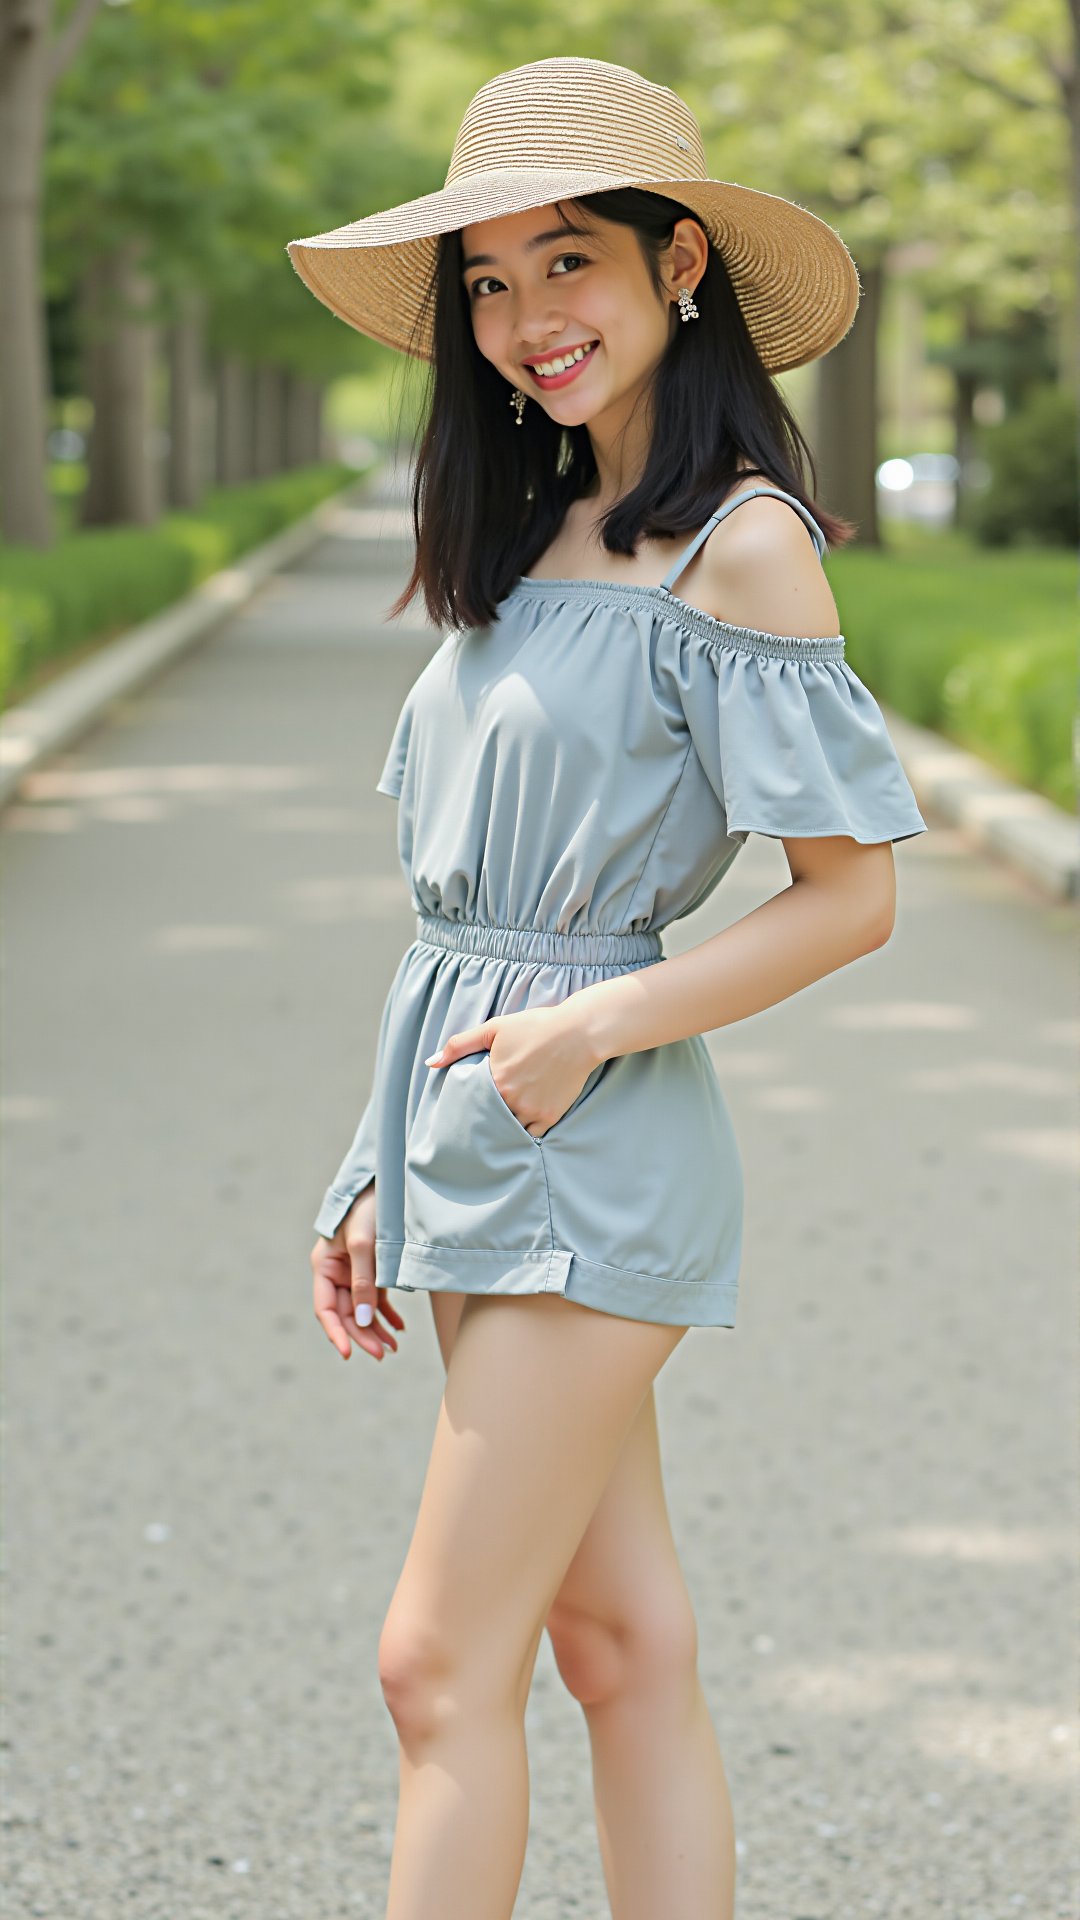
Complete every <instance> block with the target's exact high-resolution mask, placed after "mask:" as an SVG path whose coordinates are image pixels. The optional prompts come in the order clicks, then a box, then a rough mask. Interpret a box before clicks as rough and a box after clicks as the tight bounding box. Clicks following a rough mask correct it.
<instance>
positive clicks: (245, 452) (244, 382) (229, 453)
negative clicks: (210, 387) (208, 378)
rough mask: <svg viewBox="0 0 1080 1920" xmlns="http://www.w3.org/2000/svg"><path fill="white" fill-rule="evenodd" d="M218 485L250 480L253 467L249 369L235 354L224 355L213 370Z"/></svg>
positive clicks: (224, 485) (238, 483) (223, 485)
mask: <svg viewBox="0 0 1080 1920" xmlns="http://www.w3.org/2000/svg"><path fill="white" fill-rule="evenodd" d="M216 389H217V440H216V455H215V459H216V465H217V480H218V485H219V486H222V487H236V486H239V485H241V483H242V482H243V481H245V480H250V479H251V474H252V468H253V464H254V460H253V455H254V423H253V419H252V378H251V368H250V367H249V366H247V365H246V364H245V363H244V362H243V361H242V360H239V359H237V357H236V355H235V354H224V355H222V357H221V359H220V360H219V361H218V364H217V369H216Z"/></svg>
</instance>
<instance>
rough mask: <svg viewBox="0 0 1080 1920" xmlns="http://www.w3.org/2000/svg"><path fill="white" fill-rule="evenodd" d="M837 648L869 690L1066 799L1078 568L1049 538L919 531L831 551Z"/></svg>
mask: <svg viewBox="0 0 1080 1920" xmlns="http://www.w3.org/2000/svg"><path fill="white" fill-rule="evenodd" d="M829 577H830V581H831V583H832V587H833V592H834V595H835V597H836V603H837V608H838V610H839V613H840V624H841V629H842V631H843V633H844V635H845V654H846V657H847V659H848V662H849V663H850V665H851V666H852V667H853V669H854V671H855V672H856V673H857V674H858V675H859V677H860V679H862V680H865V682H866V684H867V685H868V686H869V687H871V688H872V689H873V691H874V693H875V694H876V695H877V697H878V698H879V699H881V700H883V701H885V702H887V703H888V704H889V705H891V706H893V707H895V709H896V711H897V712H898V713H901V714H904V715H905V716H906V717H907V718H908V719H909V720H914V721H915V722H917V724H919V725H920V726H924V727H930V728H932V729H935V730H936V731H938V732H940V733H944V734H946V735H947V736H948V737H949V738H950V739H952V740H955V741H956V742H957V744H958V745H960V746H965V747H967V748H969V749H970V750H971V751H972V752H973V753H978V754H980V755H982V756H983V757H984V758H985V759H986V760H988V761H989V762H990V763H991V764H992V765H994V766H996V767H997V768H998V769H999V770H1000V771H1001V772H1002V773H1004V774H1007V775H1008V776H1009V777H1010V778H1011V779H1014V780H1018V781H1020V782H1021V784H1022V785H1025V786H1029V787H1032V788H1035V789H1036V790H1037V791H1039V792H1041V793H1044V794H1045V795H1046V796H1047V797H1048V798H1049V799H1051V800H1054V801H1056V802H1057V803H1058V805H1060V806H1066V807H1070V806H1072V805H1073V804H1074V800H1073V789H1072V772H1071V754H1072V742H1071V737H1070V730H1071V719H1072V713H1073V711H1074V707H1075V703H1076V676H1077V647H1076V633H1075V629H1076V609H1077V571H1076V563H1075V561H1074V559H1073V558H1072V556H1071V555H1066V554H1064V553H1060V552H1058V551H1057V550H1056V549H1055V548H1053V547H1044V548H1035V547H1028V548H1026V549H1024V548H1021V549H1016V550H1012V551H1009V552H994V551H992V550H988V549H986V548H984V547H979V546H976V545H974V544H973V543H970V542H967V541H964V540H962V539H960V538H959V537H946V538H945V539H943V540H941V541H940V542H938V541H935V539H934V537H933V536H925V535H924V536H923V540H922V543H921V544H920V545H918V546H915V545H910V544H905V546H904V547H903V548H902V549H897V550H894V551H891V552H887V553H880V552H876V551H874V550H873V549H870V548H863V549H858V548H852V549H850V550H848V551H844V552H841V553H838V554H836V555H834V556H833V557H832V559H831V560H830V561H829Z"/></svg>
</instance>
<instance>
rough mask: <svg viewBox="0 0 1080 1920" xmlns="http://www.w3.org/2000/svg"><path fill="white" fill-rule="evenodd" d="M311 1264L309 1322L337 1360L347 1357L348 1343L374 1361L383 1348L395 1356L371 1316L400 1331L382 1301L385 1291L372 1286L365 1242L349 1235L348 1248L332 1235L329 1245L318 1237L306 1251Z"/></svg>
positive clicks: (370, 1251)
mask: <svg viewBox="0 0 1080 1920" xmlns="http://www.w3.org/2000/svg"><path fill="white" fill-rule="evenodd" d="M311 1264H312V1271H313V1276H314V1287H313V1300H314V1311H315V1318H316V1319H317V1320H318V1322H319V1325H320V1326H321V1327H322V1329H323V1331H324V1333H325V1334H326V1337H327V1339H328V1340H329V1341H330V1342H331V1344H332V1345H333V1346H335V1347H336V1348H337V1350H338V1352H339V1353H340V1354H341V1357H342V1359H343V1360H348V1359H349V1358H350V1356H351V1354H352V1345H351V1344H350V1341H352V1342H353V1343H355V1345H357V1346H358V1347H363V1349H364V1352H365V1353H370V1354H371V1356H372V1358H373V1359H375V1360H381V1359H382V1358H383V1356H384V1353H385V1349H386V1348H387V1347H391V1348H392V1349H393V1351H394V1352H395V1353H396V1352H397V1350H398V1346H397V1341H396V1340H395V1339H394V1336H393V1334H392V1333H390V1332H389V1330H388V1328H387V1327H385V1326H383V1325H382V1324H381V1321H380V1319H379V1318H377V1317H376V1316H377V1315H379V1316H382V1318H384V1319H386V1320H387V1321H388V1322H389V1323H390V1325H391V1326H395V1327H397V1328H398V1329H399V1330H400V1331H403V1330H404V1327H405V1322H404V1320H403V1319H402V1317H401V1315H400V1313H398V1311H397V1309H396V1308H395V1307H393V1306H391V1305H390V1304H389V1303H388V1301H387V1297H386V1289H385V1288H384V1287H376V1286H375V1283H374V1246H373V1243H372V1241H371V1239H370V1238H369V1237H367V1236H365V1235H363V1234H361V1233H357V1234H356V1235H354V1236H353V1239H352V1242H351V1244H350V1243H349V1242H347V1241H346V1243H345V1244H341V1243H340V1242H339V1240H338V1237H337V1235H335V1237H334V1240H333V1241H328V1240H326V1239H320V1240H319V1241H317V1243H316V1245H315V1247H314V1248H313V1250H312V1255H311Z"/></svg>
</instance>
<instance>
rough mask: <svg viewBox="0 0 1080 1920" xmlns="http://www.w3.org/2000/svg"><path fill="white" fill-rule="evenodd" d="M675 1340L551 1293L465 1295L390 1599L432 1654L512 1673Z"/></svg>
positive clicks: (535, 1635) (666, 1332)
mask: <svg viewBox="0 0 1080 1920" xmlns="http://www.w3.org/2000/svg"><path fill="white" fill-rule="evenodd" d="M685 1331H686V1329H685V1327H669V1326H659V1325H656V1324H654V1323H652V1322H647V1321H642V1320H630V1319H625V1318H621V1317H618V1316H616V1315H613V1314H605V1313H600V1312H598V1311H596V1310H595V1309H594V1308H591V1307H582V1306H579V1305H578V1304H577V1303H576V1302H573V1301H568V1300H566V1299H564V1298H563V1297H562V1296H561V1295H555V1294H528V1295H513V1296H491V1295H486V1294H470V1295H468V1296H467V1297H466V1300H465V1305H464V1307H463V1309H462V1311H461V1315H460V1319H459V1321H458V1324H457V1327H456V1331H455V1332H454V1337H453V1344H452V1347H451V1351H450V1360H449V1366H448V1368H447V1375H446V1385H445V1388H444V1391H443V1398H442V1402H441V1404H440V1407H439V1412H438V1417H437V1420H436V1427H435V1435H434V1440H433V1443H432V1450H431V1458H430V1460H429V1462H428V1469H427V1474H426V1477H425V1481H424V1487H423V1491H422V1493H421V1498H420V1507H419V1510H418V1513H417V1518H416V1524H415V1527H414V1530H413V1536H412V1539H411V1541H410V1544H409V1549H408V1552H407V1555H406V1558H405V1563H404V1566H403V1568H402V1572H401V1576H400V1579H399V1582H398V1586H397V1588H396V1589H395V1594H394V1600H393V1603H392V1611H394V1612H395V1613H397V1615H398V1617H399V1618H400V1617H401V1616H402V1615H404V1617H405V1618H406V1619H411V1620H412V1621H413V1622H414V1623H415V1625H416V1626H417V1627H418V1628H419V1629H420V1630H422V1631H423V1632H424V1633H425V1634H426V1635H427V1636H429V1637H430V1636H431V1635H432V1634H434V1635H435V1636H436V1637H437V1640H438V1643H439V1647H440V1649H441V1651H442V1653H443V1655H444V1657H449V1658H451V1659H452V1660H454V1661H455V1662H464V1663H466V1664H468V1663H469V1662H470V1661H473V1660H475V1661H476V1662H478V1663H479V1664H481V1665H482V1666H483V1667H484V1669H485V1671H487V1672H490V1674H491V1677H492V1682H493V1684H494V1683H498V1682H500V1681H503V1680H505V1678H506V1676H507V1674H508V1673H511V1672H514V1671H517V1670H518V1669H519V1668H520V1665H521V1663H522V1662H523V1661H524V1660H525V1659H526V1658H527V1656H528V1653H529V1651H530V1649H531V1648H533V1647H534V1646H535V1644H536V1643H537V1642H538V1639H539V1635H540V1632H541V1631H542V1628H543V1623H544V1620H545V1617H546V1615H547V1613H548V1610H549V1608H550V1606H551V1603H552V1601H553V1599H554V1597H555V1594H556V1593H557V1591H558V1589H559V1587H560V1585H561V1583H562V1581H563V1580H564V1578H565V1576H566V1573H567V1570H568V1568H569V1566H570V1564H571V1562H572V1561H573V1559H574V1556H575V1553H576V1552H577V1550H578V1547H579V1545H580V1543H581V1541H582V1536H583V1535H584V1533H585V1530H586V1528H587V1526H588V1524H589V1521H590V1518H591V1516H592V1514H593V1513H594V1511H595V1509H596V1506H597V1503H598V1501H599V1500H600V1496H601V1494H602V1493H603V1490H604V1488H605V1486H606V1485H607V1482H608V1480H609V1479H610V1477H611V1474H612V1471H613V1469H614V1467H615V1463H616V1461H617V1459H618V1458H619V1455H620V1453H621V1451H622V1448H623V1445H624V1443H625V1441H626V1438H627V1435H628V1434H629V1432H630V1430H631V1428H632V1427H633V1425H634V1422H635V1420H636V1418H637V1415H638V1412H639V1409H640V1408H641V1404H642V1401H643V1399H644V1398H645V1396H646V1395H647V1394H648V1393H649V1390H650V1388H651V1385H652V1382H653V1380H654V1378H655V1376H656V1374H657V1373H658V1372H659V1370H660V1368H661V1367H662V1366H663V1364H664V1362H665V1360H666V1359H667V1358H668V1356H669V1355H670V1354H671V1353H672V1352H673V1351H674V1349H675V1347H676V1346H677V1345H678V1342H679V1341H680V1340H681V1338H682V1337H683V1334H684V1333H685Z"/></svg>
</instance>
